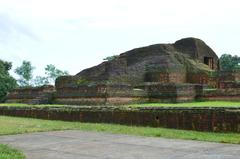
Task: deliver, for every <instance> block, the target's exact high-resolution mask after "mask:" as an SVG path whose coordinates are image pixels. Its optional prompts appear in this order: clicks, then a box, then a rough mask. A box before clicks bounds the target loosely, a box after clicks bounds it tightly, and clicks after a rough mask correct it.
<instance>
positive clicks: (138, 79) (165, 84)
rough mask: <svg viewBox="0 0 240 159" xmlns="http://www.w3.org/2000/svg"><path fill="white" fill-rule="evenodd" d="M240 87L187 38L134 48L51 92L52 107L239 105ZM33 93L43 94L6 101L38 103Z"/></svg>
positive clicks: (61, 81)
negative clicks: (187, 103)
mask: <svg viewBox="0 0 240 159" xmlns="http://www.w3.org/2000/svg"><path fill="white" fill-rule="evenodd" d="M238 81H240V73H238V72H222V71H219V59H218V56H217V55H216V53H215V52H214V51H213V50H212V49H211V48H210V47H209V46H208V45H207V44H205V43H204V42H203V41H202V40H200V39H196V38H185V39H181V40H178V41H176V42H175V43H173V44H156V45H150V46H146V47H141V48H136V49H133V50H130V51H127V52H125V53H122V54H120V55H119V56H116V57H115V58H113V59H112V60H110V61H105V62H103V63H101V64H99V65H97V66H94V67H92V68H88V69H85V70H83V71H81V72H80V73H78V74H76V75H75V76H62V77H59V78H58V79H57V80H56V82H55V89H50V92H51V93H50V94H51V98H48V103H58V104H74V105H115V104H129V103H143V102H184V101H193V100H196V99H209V100H211V99H213V100H214V99H217V100H220V99H224V100H226V99H231V100H232V99H236V100H237V99H239V98H240V89H238V88H240V84H239V83H238ZM34 90H35V91H36V90H39V91H40V92H41V91H44V89H40V88H33V89H32V90H31V89H26V90H24V89H19V90H15V91H13V92H12V93H10V94H9V95H8V98H7V102H13V101H18V102H19V101H22V102H29V100H23V99H25V97H26V99H34V98H38V94H39V95H40V94H41V93H36V95H35V96H34V97H33V96H31V98H30V97H29V94H32V93H31V92H34ZM23 92H24V93H23ZM26 92H27V93H26ZM48 94H49V92H48ZM20 97H21V98H20ZM18 99H21V100H18ZM30 102H32V101H31V100H30ZM33 103H34V102H33ZM39 103H42V102H41V100H39ZM45 103H46V100H45Z"/></svg>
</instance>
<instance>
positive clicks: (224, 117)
mask: <svg viewBox="0 0 240 159" xmlns="http://www.w3.org/2000/svg"><path fill="white" fill-rule="evenodd" d="M0 115H7V116H17V117H31V118H39V119H49V120H63V121H80V122H91V123H115V124H124V125H136V126H150V127H165V128H174V129H184V130H196V131H209V132H240V108H176V107H175V108H164V107H144V108H128V107H103V106H98V107H96V106H95V107H90V106H88V107H87V106H86V107H65V108H57V107H55V108H30V107H26V108H22V107H0Z"/></svg>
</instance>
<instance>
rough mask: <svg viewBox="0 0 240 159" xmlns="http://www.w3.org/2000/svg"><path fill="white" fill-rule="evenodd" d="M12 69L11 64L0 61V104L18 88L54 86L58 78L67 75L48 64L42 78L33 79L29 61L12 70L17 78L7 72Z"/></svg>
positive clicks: (32, 67) (31, 66)
mask: <svg viewBox="0 0 240 159" xmlns="http://www.w3.org/2000/svg"><path fill="white" fill-rule="evenodd" d="M11 69H12V63H11V62H7V61H3V60H1V59H0V102H3V101H4V100H5V97H6V95H7V93H8V92H9V91H11V90H13V89H15V88H18V87H36V86H43V85H50V84H54V82H55V80H56V78H58V77H59V76H65V75H69V73H68V72H67V71H62V70H60V69H57V68H56V67H55V66H54V65H52V64H49V65H47V66H46V67H45V75H44V76H36V77H33V71H34V69H35V67H34V66H33V65H32V64H31V62H30V61H23V62H22V64H21V66H19V67H17V68H16V69H14V72H15V73H16V74H17V75H18V78H17V79H15V78H13V77H12V76H11V75H10V73H9V71H10V70H11Z"/></svg>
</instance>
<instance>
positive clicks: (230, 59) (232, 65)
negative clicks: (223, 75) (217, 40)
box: [219, 54, 240, 71]
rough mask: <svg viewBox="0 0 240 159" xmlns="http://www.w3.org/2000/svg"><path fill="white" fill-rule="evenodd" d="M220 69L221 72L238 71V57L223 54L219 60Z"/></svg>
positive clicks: (239, 61) (239, 58)
mask: <svg viewBox="0 0 240 159" xmlns="http://www.w3.org/2000/svg"><path fill="white" fill-rule="evenodd" d="M219 62H220V69H221V70H223V71H234V70H240V65H239V64H240V57H238V56H237V55H235V56H232V55H230V54H223V55H222V56H221V57H220V59H219Z"/></svg>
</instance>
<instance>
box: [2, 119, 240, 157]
mask: <svg viewBox="0 0 240 159" xmlns="http://www.w3.org/2000/svg"><path fill="white" fill-rule="evenodd" d="M0 127H1V129H0V135H7V134H21V133H30V132H41V131H56V130H82V131H96V132H107V133H113V134H127V135H138V136H149V137H164V138H176V139H187V140H201V141H211V142H222V143H234V144H240V134H239V133H209V132H196V131H187V130H174V129H166V128H150V127H136V126H123V125H116V124H92V123H91V124H90V123H80V122H64V121H49V120H39V119H30V118H19V117H6V116H0ZM6 159H8V158H6ZM20 159H21V158H20Z"/></svg>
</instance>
